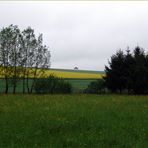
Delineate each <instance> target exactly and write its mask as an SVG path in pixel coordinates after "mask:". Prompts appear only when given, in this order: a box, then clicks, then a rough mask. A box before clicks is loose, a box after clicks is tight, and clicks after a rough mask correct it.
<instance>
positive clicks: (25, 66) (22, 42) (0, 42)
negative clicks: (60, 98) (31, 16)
mask: <svg viewBox="0 0 148 148" xmlns="http://www.w3.org/2000/svg"><path fill="white" fill-rule="evenodd" d="M49 67H50V52H49V50H48V47H47V46H45V45H43V38H42V34H40V35H39V36H38V37H36V36H35V33H34V30H33V29H32V28H30V27H28V28H27V29H25V30H24V31H21V30H20V29H19V28H18V26H15V25H10V26H8V27H4V28H2V29H1V30H0V75H1V76H2V77H3V78H4V79H5V93H6V94H7V93H8V89H9V86H10V85H11V86H13V93H14V94H15V92H16V87H17V86H18V82H19V80H21V79H23V93H25V92H26V91H25V88H26V87H27V91H28V93H32V91H33V87H34V82H35V79H36V78H37V77H40V76H43V75H44V71H45V69H47V68H49ZM37 71H38V72H37ZM30 75H32V77H33V79H32V85H31V86H29V81H28V79H29V76H30Z"/></svg>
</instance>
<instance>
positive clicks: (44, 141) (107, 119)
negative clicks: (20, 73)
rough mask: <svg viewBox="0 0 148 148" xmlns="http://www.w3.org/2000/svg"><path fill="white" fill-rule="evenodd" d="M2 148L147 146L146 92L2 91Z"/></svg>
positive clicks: (135, 147) (0, 143)
mask: <svg viewBox="0 0 148 148" xmlns="http://www.w3.org/2000/svg"><path fill="white" fill-rule="evenodd" d="M0 147H15V148H16V147H23V148H25V147H31V148H33V147H51V148H59V147H73V148H79V147H81V148H82V147H100V148H102V147H103V148H111V147H117V148H125V147H127V148H128V147H129V148H147V147H148V96H118V95H43V96H39V95H1V96H0Z"/></svg>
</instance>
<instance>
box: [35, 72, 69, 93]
mask: <svg viewBox="0 0 148 148" xmlns="http://www.w3.org/2000/svg"><path fill="white" fill-rule="evenodd" d="M34 88H35V92H36V93H39V94H47V93H49V94H55V93H64V94H66V93H71V92H72V87H71V84H70V83H69V82H67V81H65V80H64V79H62V78H58V77H55V76H54V75H50V76H49V77H48V78H44V79H37V80H36V82H35V86H34Z"/></svg>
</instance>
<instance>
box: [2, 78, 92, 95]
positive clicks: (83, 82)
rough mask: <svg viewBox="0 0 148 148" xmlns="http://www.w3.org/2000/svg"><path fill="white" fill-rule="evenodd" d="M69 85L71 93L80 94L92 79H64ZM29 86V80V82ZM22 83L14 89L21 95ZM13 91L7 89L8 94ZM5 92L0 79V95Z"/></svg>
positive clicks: (3, 84)
mask: <svg viewBox="0 0 148 148" xmlns="http://www.w3.org/2000/svg"><path fill="white" fill-rule="evenodd" d="M66 81H68V82H69V83H70V84H71V85H72V91H73V92H80V91H83V90H84V89H85V88H87V86H88V84H89V83H90V82H92V81H94V79H66ZM29 82H30V85H31V80H30V81H29ZM22 84H23V83H22V81H19V82H18V85H17V87H16V92H17V93H22V90H23V85H22ZM12 91H13V87H12V86H10V87H9V92H12ZM4 92H5V81H4V79H0V93H4Z"/></svg>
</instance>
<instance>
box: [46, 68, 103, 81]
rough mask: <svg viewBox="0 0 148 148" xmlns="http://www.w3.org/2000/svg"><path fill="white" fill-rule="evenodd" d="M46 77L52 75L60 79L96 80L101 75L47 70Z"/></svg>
mask: <svg viewBox="0 0 148 148" xmlns="http://www.w3.org/2000/svg"><path fill="white" fill-rule="evenodd" d="M45 73H46V76H48V75H50V74H54V75H55V76H57V77H61V78H76V79H98V78H102V76H103V74H101V73H98V74H97V73H87V72H86V73H84V72H69V71H60V70H59V71H58V70H47V71H46V72H45Z"/></svg>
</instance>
